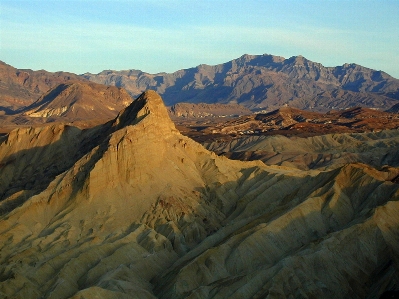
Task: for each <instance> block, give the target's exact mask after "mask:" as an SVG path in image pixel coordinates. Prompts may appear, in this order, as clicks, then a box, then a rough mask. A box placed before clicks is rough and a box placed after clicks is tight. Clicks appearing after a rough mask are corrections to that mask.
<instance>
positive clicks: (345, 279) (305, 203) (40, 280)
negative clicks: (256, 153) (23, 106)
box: [0, 91, 399, 299]
mask: <svg viewBox="0 0 399 299" xmlns="http://www.w3.org/2000/svg"><path fill="white" fill-rule="evenodd" d="M35 130H38V129H32V130H31V131H30V132H29V131H22V130H20V131H14V132H12V133H11V134H10V135H9V136H8V137H7V138H3V140H2V143H1V144H0V153H1V159H2V160H1V161H8V162H7V163H4V162H1V163H3V164H2V167H1V168H0V179H1V182H4V181H5V180H8V181H7V182H8V187H7V188H4V191H3V193H4V194H5V195H3V201H2V203H3V202H7V201H11V200H12V199H13V198H14V197H17V196H20V194H21V193H25V194H26V196H25V198H24V199H23V200H20V201H19V202H18V203H19V204H18V206H17V207H12V209H4V213H3V215H2V216H1V218H0V295H1V296H3V297H8V298H57V299H58V298H74V299H77V298H227V297H231V298H292V297H294V298H300V297H303V298H316V297H317V298H366V297H367V296H369V297H370V296H371V297H370V298H375V297H376V296H378V295H379V294H381V293H382V292H383V291H385V290H387V289H394V288H395V287H398V280H397V278H398V271H397V267H398V264H397V263H398V254H399V252H398V248H399V238H398V235H399V234H398V232H399V227H398V225H399V223H398V219H397V215H398V212H399V206H398V201H397V200H398V187H399V185H397V184H395V183H392V182H390V181H387V176H388V175H387V172H386V171H384V170H381V171H379V170H376V169H374V168H372V167H369V166H367V165H365V164H348V165H346V166H344V167H341V168H337V169H334V170H331V171H324V172H320V171H301V170H298V169H293V168H288V167H279V166H265V165H264V164H263V163H262V162H260V161H252V162H241V161H232V160H228V159H227V158H224V157H219V156H217V155H216V154H214V153H212V152H209V151H207V150H206V149H204V148H203V147H202V146H201V145H199V144H198V143H195V142H194V141H192V140H191V139H189V138H187V137H184V136H182V135H180V134H179V132H178V131H177V130H176V129H175V127H174V124H173V123H172V122H171V121H170V119H169V118H168V116H167V111H166V108H165V106H164V105H163V103H162V99H161V98H160V97H159V95H157V94H156V93H155V92H153V91H148V92H146V93H144V94H143V95H141V96H140V97H139V98H138V99H136V100H135V101H134V102H133V103H132V104H131V105H130V106H129V107H127V108H126V109H124V110H123V111H122V112H121V113H120V114H119V115H118V116H117V118H116V119H115V120H113V121H111V122H109V123H107V124H105V125H104V126H101V127H97V128H93V129H89V130H84V131H81V130H79V129H76V128H72V127H44V128H42V130H43V131H40V132H42V134H39V132H38V131H35ZM57 130H59V133H57V132H58V131H57ZM65 130H69V133H67V132H66V131H65ZM53 131H54V133H51V132H53ZM57 134H58V135H57ZM25 135H26V136H25ZM18 138H19V139H18ZM35 138H36V139H35ZM16 140H20V142H16ZM57 142H58V143H57ZM63 142H64V143H65V146H67V144H68V146H69V147H68V149H69V150H71V151H74V150H76V151H77V153H75V155H70V156H68V155H67V153H65V152H63V151H62V148H63V147H62V145H63ZM51 148H53V149H54V151H50V150H49V149H51ZM65 148H66V147H65ZM36 150H38V152H37V154H35V153H36ZM23 151H27V152H26V155H28V157H29V159H25V160H24V159H21V160H19V162H18V161H12V160H10V156H12V155H17V154H19V153H21V152H23ZM56 153H57V154H56ZM35 155H37V156H35ZM66 156H68V157H66ZM21 157H22V156H21ZM45 157H47V158H48V159H49V161H51V160H54V159H59V160H60V161H61V162H62V163H61V162H59V163H58V164H57V163H56V165H59V166H58V168H57V169H56V170H51V171H50V170H48V172H50V174H51V175H50V177H51V180H49V181H48V183H47V184H45V185H42V184H40V182H41V179H40V177H37V178H35V180H33V181H32V183H31V185H29V184H25V185H24V184H23V181H24V180H25V177H24V176H23V175H22V174H15V175H11V176H13V179H11V180H9V179H7V177H8V176H10V174H11V173H14V169H20V170H19V173H23V172H24V169H28V170H26V173H30V174H32V175H33V176H35V175H37V174H40V175H43V176H45V175H46V173H48V172H45V171H42V172H37V173H36V172H34V171H30V170H29V165H34V166H36V165H39V164H38V161H39V160H40V159H39V158H42V159H44V158H45ZM37 159H39V160H37ZM64 162H65V163H64ZM68 163H69V164H68ZM8 165H9V166H8ZM48 165H49V164H48ZM48 165H47V166H46V167H45V169H50V168H48V167H50V166H48ZM9 167H12V168H9ZM392 171H393V170H392ZM2 188H3V186H2ZM13 188H15V190H16V192H15V193H13V191H12V190H13ZM373 296H374V297H373Z"/></svg>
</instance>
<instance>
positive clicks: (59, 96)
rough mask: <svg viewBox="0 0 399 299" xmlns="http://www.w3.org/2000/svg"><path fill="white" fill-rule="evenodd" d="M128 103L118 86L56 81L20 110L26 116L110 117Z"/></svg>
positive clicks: (125, 93)
mask: <svg viewBox="0 0 399 299" xmlns="http://www.w3.org/2000/svg"><path fill="white" fill-rule="evenodd" d="M131 102H132V99H131V97H130V96H129V94H128V93H127V92H126V91H125V90H124V89H122V88H117V87H114V86H104V85H101V84H95V83H89V82H87V83H86V82H75V83H67V84H60V85H58V86H57V87H56V88H54V89H51V90H50V91H49V92H48V93H46V94H44V95H43V96H42V97H40V98H39V99H38V100H37V101H36V102H35V103H33V104H32V105H30V106H28V107H27V108H25V109H23V110H22V111H21V112H22V114H23V115H26V116H30V117H46V118H48V117H60V116H62V117H65V118H66V119H67V120H68V121H74V120H89V119H95V118H97V119H107V118H108V119H111V118H114V117H115V116H116V115H117V114H118V112H119V111H120V110H122V109H123V108H125V107H126V106H128V105H129V104H130V103H131Z"/></svg>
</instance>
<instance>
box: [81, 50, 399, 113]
mask: <svg viewBox="0 0 399 299" xmlns="http://www.w3.org/2000/svg"><path fill="white" fill-rule="evenodd" d="M82 76H83V77H84V78H85V79H88V80H91V81H94V82H97V83H102V84H110V85H116V86H123V87H125V88H126V89H127V90H128V91H129V92H130V93H131V94H133V95H134V94H135V93H137V92H140V90H141V89H142V88H145V89H154V90H156V91H157V92H158V93H160V94H161V95H162V96H163V98H164V99H165V102H166V104H167V105H173V104H175V103H178V102H190V103H200V102H204V103H223V104H227V103H238V104H241V105H244V106H246V107H247V108H251V109H268V110H273V109H276V108H278V107H280V106H283V105H284V104H287V103H288V104H290V105H291V106H294V107H297V108H300V109H310V110H312V109H314V110H316V111H325V110H326V109H334V108H341V109H343V108H348V107H352V106H359V105H360V106H364V107H373V108H377V107H378V108H381V109H383V108H384V109H385V110H386V109H388V108H390V107H391V106H393V105H394V104H395V103H396V101H397V100H398V99H399V93H398V92H399V80H398V79H395V78H393V77H392V76H390V75H388V74H387V73H385V72H382V71H375V70H372V69H370V68H367V67H363V66H360V65H357V64H354V63H351V64H348V63H346V64H344V65H342V66H337V67H324V66H323V65H322V64H320V63H316V62H312V61H310V60H308V59H306V58H305V57H303V56H293V57H290V58H288V59H285V58H283V57H279V56H273V55H269V54H264V55H248V54H245V55H243V56H241V57H239V58H237V59H234V60H232V61H229V62H226V63H223V64H218V65H213V66H210V65H204V64H202V65H199V66H197V67H193V68H188V69H184V70H179V71H176V72H174V73H171V74H166V73H159V74H149V73H145V72H142V71H137V70H130V71H129V70H127V71H121V72H115V71H104V72H101V73H99V74H97V75H93V74H89V73H86V74H83V75H82Z"/></svg>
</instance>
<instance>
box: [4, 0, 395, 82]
mask: <svg viewBox="0 0 399 299" xmlns="http://www.w3.org/2000/svg"><path fill="white" fill-rule="evenodd" d="M264 53H267V54H273V55H278V56H283V57H286V58H289V57H291V56H294V55H303V56H305V57H306V58H308V59H310V60H312V61H315V62H320V63H322V64H323V65H325V66H337V65H342V64H344V63H346V62H348V63H352V62H354V63H358V64H361V65H363V66H366V67H370V68H373V69H377V70H383V71H385V72H387V73H389V74H391V75H392V76H394V77H396V78H399V1H398V0H373V1H371V0H347V1H344V0H336V1H330V0H324V1H321V0H318V1H316V0H315V1H310V0H302V1H300V0H275V1H266V0H265V1H255V0H246V1H225V0H224V1H221V0H212V1H208V0H202V1H200V0H198V1H189V0H164V1H162V0H158V1H155V0H137V1H126V0H117V1H115V0H114V1H101V0H72V1H68V0H66V1H61V0H42V1H37V0H36V1H34V0H29V1H21V0H13V1H8V0H0V60H3V61H4V62H6V63H8V64H10V65H12V66H15V67H17V68H31V69H34V70H37V69H46V70H48V71H60V70H62V71H70V72H74V73H78V74H81V73H84V72H92V73H97V72H100V71H102V70H104V69H113V70H124V69H140V70H142V71H146V72H149V73H157V72H162V71H165V72H173V71H176V70H179V69H182V68H190V67H194V66H197V65H199V64H201V63H205V64H211V65H213V64H219V63H224V62H227V61H229V60H232V59H234V58H237V57H239V56H241V55H242V54H264Z"/></svg>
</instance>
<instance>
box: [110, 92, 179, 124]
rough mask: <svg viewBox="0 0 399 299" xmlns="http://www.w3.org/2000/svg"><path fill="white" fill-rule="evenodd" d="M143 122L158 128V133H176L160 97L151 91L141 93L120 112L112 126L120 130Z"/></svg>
mask: <svg viewBox="0 0 399 299" xmlns="http://www.w3.org/2000/svg"><path fill="white" fill-rule="evenodd" d="M144 121H145V122H146V123H147V124H148V125H152V126H156V127H159V129H160V130H161V131H160V132H162V131H168V132H171V131H176V128H175V125H174V123H173V122H172V120H171V119H170V117H169V115H168V111H167V109H166V107H165V104H164V103H163V100H162V98H161V96H160V95H159V94H158V93H157V92H155V91H153V90H147V91H145V92H143V93H142V94H141V95H140V96H139V97H138V98H137V99H135V100H134V101H133V102H132V103H131V104H130V105H129V106H128V107H126V108H125V109H124V110H122V111H121V112H120V113H119V114H118V116H117V117H116V119H115V121H114V124H113V126H114V127H116V129H120V128H123V127H126V126H130V125H136V124H138V123H140V122H144ZM146 126H147V125H146Z"/></svg>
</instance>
